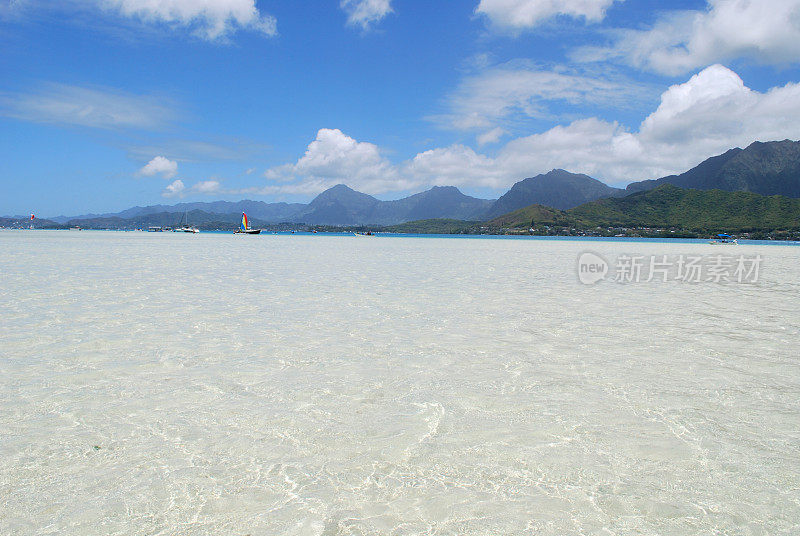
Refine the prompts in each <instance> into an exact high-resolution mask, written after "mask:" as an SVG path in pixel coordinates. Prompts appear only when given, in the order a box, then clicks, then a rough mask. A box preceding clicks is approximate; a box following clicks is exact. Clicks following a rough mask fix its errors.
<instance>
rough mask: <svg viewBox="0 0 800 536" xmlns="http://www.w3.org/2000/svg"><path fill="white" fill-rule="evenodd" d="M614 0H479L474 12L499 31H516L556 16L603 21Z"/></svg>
mask: <svg viewBox="0 0 800 536" xmlns="http://www.w3.org/2000/svg"><path fill="white" fill-rule="evenodd" d="M614 1H615V0H481V2H480V4H478V7H477V8H475V13H476V14H478V15H483V16H485V17H486V18H487V19H488V20H489V22H490V24H491V25H492V26H493V27H495V28H497V29H499V30H502V31H509V32H512V33H518V32H520V31H522V30H526V29H529V28H533V27H535V26H538V25H539V24H541V23H543V22H544V21H546V20H548V19H551V18H553V17H555V16H558V15H566V16H569V17H575V18H579V17H582V18H584V19H585V20H586V21H587V22H599V21H601V20H603V18H604V17H605V14H606V10H607V9H608V8H609V7H610V6H611V4H613V3H614Z"/></svg>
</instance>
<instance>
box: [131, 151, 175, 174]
mask: <svg viewBox="0 0 800 536" xmlns="http://www.w3.org/2000/svg"><path fill="white" fill-rule="evenodd" d="M137 174H138V175H142V176H144V177H153V176H154V175H161V176H162V177H163V178H165V179H171V178H172V177H174V176H175V175H177V174H178V163H177V162H175V161H174V160H170V159H168V158H166V157H163V156H156V157H155V158H153V159H152V160H150V161H149V162H148V163H147V164H145V165H144V167H142V169H140V170H139V172H138V173H137Z"/></svg>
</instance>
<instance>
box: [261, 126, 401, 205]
mask: <svg viewBox="0 0 800 536" xmlns="http://www.w3.org/2000/svg"><path fill="white" fill-rule="evenodd" d="M265 177H267V178H268V179H271V180H273V181H279V182H292V181H295V180H296V179H302V180H303V182H304V183H306V184H318V185H320V186H319V187H321V188H322V189H324V186H325V185H329V186H333V185H336V184H338V183H342V182H346V183H347V184H348V185H350V186H351V187H353V188H361V189H363V190H364V191H369V192H380V191H390V190H395V189H403V188H398V187H397V186H398V184H402V183H403V178H402V177H400V176H399V175H398V172H397V170H396V169H395V168H394V167H393V166H392V164H391V162H389V160H387V159H386V158H385V157H384V156H383V155H382V154H381V152H380V150H379V148H378V146H377V145H374V144H372V143H367V142H358V141H356V140H354V139H353V138H351V137H350V136H348V135H346V134H344V133H343V132H342V131H341V130H339V129H328V128H322V129H320V130H319V132H317V137H316V139H315V140H314V141H312V142H311V143H310V144H309V145H308V148H307V149H306V152H305V154H304V155H303V157H302V158H300V159H299V160H298V161H297V162H296V163H294V164H284V165H282V166H277V167H273V168H271V169H269V170H267V172H266V173H265ZM293 188H296V185H286V186H284V187H283V189H282V190H281V191H283V192H287V193H300V192H296V191H293V190H292V189H293Z"/></svg>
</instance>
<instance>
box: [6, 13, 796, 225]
mask: <svg viewBox="0 0 800 536" xmlns="http://www.w3.org/2000/svg"><path fill="white" fill-rule="evenodd" d="M0 47H1V50H2V54H0V140H2V143H0V214H7V215H10V214H27V213H28V212H34V213H37V214H40V215H42V216H55V215H59V214H66V215H74V214H80V213H86V212H106V211H116V210H121V209H124V208H127V207H130V206H133V205H146V204H156V203H174V202H178V201H181V200H184V201H185V200H215V199H230V200H236V199H242V198H250V199H259V200H264V201H283V200H285V201H306V200H309V199H311V198H312V197H313V196H314V195H316V194H317V193H319V192H321V191H322V190H324V189H325V188H327V187H330V186H332V185H335V184H337V183H345V184H348V185H350V186H351V187H353V188H355V189H357V190H360V191H364V192H367V193H370V194H373V195H376V196H377V197H379V198H382V199H392V198H397V197H401V196H403V195H406V194H408V193H411V192H416V191H420V190H423V189H427V188H429V187H431V186H433V185H455V186H458V187H459V188H460V189H461V190H462V191H464V192H465V193H468V194H473V195H479V196H483V197H496V196H498V195H500V194H502V193H503V192H504V191H505V190H506V189H507V188H508V187H509V186H511V184H513V183H514V182H516V181H517V180H520V179H522V178H524V177H528V176H532V175H536V174H538V173H542V172H546V171H548V170H550V169H552V168H564V169H568V170H570V171H574V172H582V173H587V174H589V175H592V176H594V177H596V178H599V179H601V180H604V181H605V182H608V183H610V184H614V185H623V184H626V183H628V182H631V181H633V180H641V179H645V178H654V177H658V176H663V175H666V174H669V173H674V172H681V171H684V170H686V169H688V168H689V167H691V166H694V165H696V164H697V163H699V162H701V161H702V160H704V159H705V158H707V157H709V156H712V155H714V154H719V153H721V152H723V151H725V150H726V149H728V148H730V147H734V146H745V145H747V144H749V143H751V142H752V141H755V140H762V141H766V140H772V139H785V138H790V139H800V84H798V82H800V70H798V63H799V62H800V0H762V1H760V2H751V1H745V0H711V1H708V2H706V1H688V0H679V1H674V2H670V3H668V4H667V3H664V2H654V1H636V0H625V1H613V0H558V1H556V0H470V1H452V2H446V3H442V2H430V1H415V0H405V1H404V0H343V1H340V0H330V1H322V0H316V1H310V0H309V1H304V0H293V1H289V0H285V1H284V0H270V1H267V0H259V1H257V2H255V1H254V0H204V1H203V2H198V1H196V0H162V1H160V2H150V1H148V0H84V1H78V0H60V1H56V0H10V1H9V0H0Z"/></svg>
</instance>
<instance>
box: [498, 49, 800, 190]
mask: <svg viewBox="0 0 800 536" xmlns="http://www.w3.org/2000/svg"><path fill="white" fill-rule="evenodd" d="M786 138H791V139H798V138H800V84H787V85H786V86H783V87H776V88H773V89H771V90H770V91H768V92H766V93H760V92H757V91H753V90H751V89H750V88H748V87H746V86H745V85H744V83H743V82H742V80H741V78H739V76H738V75H737V74H736V73H734V72H733V71H731V70H729V69H727V68H726V67H723V66H721V65H712V66H711V67H708V68H706V69H704V70H703V71H702V72H700V73H699V74H697V75H695V76H693V77H692V78H691V79H690V80H688V81H687V82H685V83H683V84H678V85H675V86H672V87H670V88H669V89H667V91H665V92H664V93H663V94H662V96H661V104H660V105H659V106H658V108H657V109H656V110H655V111H654V112H653V113H652V114H650V115H649V116H648V117H647V118H646V119H645V120H644V121H643V122H642V123H641V125H640V126H639V130H638V132H631V131H628V130H627V129H625V128H624V127H622V126H621V125H619V124H617V123H608V122H605V121H601V120H599V119H594V118H592V119H585V120H581V121H576V122H574V123H572V124H570V125H567V126H559V127H555V128H553V129H551V130H549V131H547V132H544V133H541V134H535V135H532V136H527V137H524V138H519V139H517V140H514V141H512V142H510V143H509V144H507V145H506V146H505V147H504V148H503V149H502V150H501V152H500V153H499V155H498V157H497V163H498V165H499V166H500V167H501V168H503V169H506V170H509V171H512V172H516V173H523V174H525V173H526V172H527V173H528V174H529V173H530V172H531V170H539V171H541V170H547V169H549V168H552V167H562V168H565V169H569V170H572V171H576V172H582V173H587V174H589V175H594V176H596V177H600V178H604V179H606V180H609V181H610V182H613V183H624V182H629V181H632V180H640V179H650V178H656V177H660V176H664V175H669V174H672V173H680V172H683V171H686V170H687V169H689V168H691V167H693V166H695V165H697V164H698V163H700V162H702V161H703V160H705V159H706V158H708V157H710V156H713V155H716V154H720V153H722V152H724V151H726V150H727V149H730V148H732V147H737V146H738V147H744V146H747V145H749V144H750V143H752V142H753V141H757V140H760V141H770V140H781V139H786Z"/></svg>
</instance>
